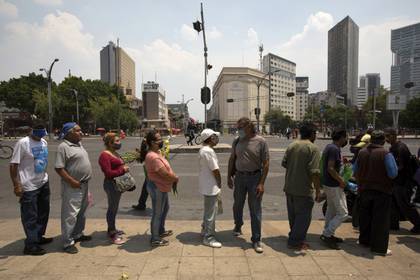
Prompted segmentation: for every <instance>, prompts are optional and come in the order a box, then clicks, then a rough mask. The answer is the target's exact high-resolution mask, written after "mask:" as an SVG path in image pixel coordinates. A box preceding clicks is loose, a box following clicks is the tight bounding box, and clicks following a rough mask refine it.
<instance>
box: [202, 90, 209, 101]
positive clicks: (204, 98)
mask: <svg viewBox="0 0 420 280" xmlns="http://www.w3.org/2000/svg"><path fill="white" fill-rule="evenodd" d="M201 103H203V104H209V103H210V88H209V87H203V88H201Z"/></svg>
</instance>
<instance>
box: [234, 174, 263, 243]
mask: <svg viewBox="0 0 420 280" xmlns="http://www.w3.org/2000/svg"><path fill="white" fill-rule="evenodd" d="M260 178H261V173H257V174H255V175H246V174H240V173H236V175H235V182H234V184H235V189H234V190H233V198H234V202H233V218H234V221H235V226H236V227H241V226H242V225H243V224H244V221H243V212H244V205H245V199H246V195H247V194H248V207H249V213H250V216H251V231H252V237H251V241H252V242H257V241H261V220H262V209H261V200H262V197H261V196H260V197H258V198H257V185H258V183H259V181H260Z"/></svg>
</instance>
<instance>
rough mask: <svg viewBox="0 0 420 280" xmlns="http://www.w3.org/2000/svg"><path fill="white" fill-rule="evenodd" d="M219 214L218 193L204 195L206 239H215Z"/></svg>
mask: <svg viewBox="0 0 420 280" xmlns="http://www.w3.org/2000/svg"><path fill="white" fill-rule="evenodd" d="M216 215H217V195H204V214H203V225H202V227H203V230H204V239H206V240H211V239H214V235H215V228H216Z"/></svg>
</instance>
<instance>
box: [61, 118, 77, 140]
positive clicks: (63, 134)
mask: <svg viewBox="0 0 420 280" xmlns="http://www.w3.org/2000/svg"><path fill="white" fill-rule="evenodd" d="M76 125H77V123H75V122H68V123H65V124H64V125H63V128H62V129H61V133H60V136H58V139H63V138H64V137H66V135H67V134H68V133H69V131H70V129H72V128H73V127H75V126H76Z"/></svg>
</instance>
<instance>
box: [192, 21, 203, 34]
mask: <svg viewBox="0 0 420 280" xmlns="http://www.w3.org/2000/svg"><path fill="white" fill-rule="evenodd" d="M193 27H194V30H196V31H197V32H200V31H201V30H202V28H201V22H200V21H198V20H197V21H196V22H193Z"/></svg>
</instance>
